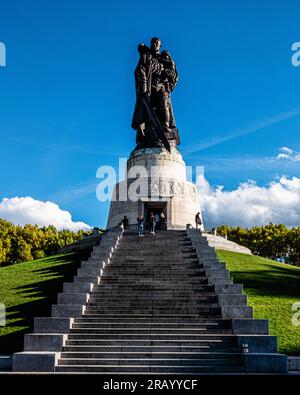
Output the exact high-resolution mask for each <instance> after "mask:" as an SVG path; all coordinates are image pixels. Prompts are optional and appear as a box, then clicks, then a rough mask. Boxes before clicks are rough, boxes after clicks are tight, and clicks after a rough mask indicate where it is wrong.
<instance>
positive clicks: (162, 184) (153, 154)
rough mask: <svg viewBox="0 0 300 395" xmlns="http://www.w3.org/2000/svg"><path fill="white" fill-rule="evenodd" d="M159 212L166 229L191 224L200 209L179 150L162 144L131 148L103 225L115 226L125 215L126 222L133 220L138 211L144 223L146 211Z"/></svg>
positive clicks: (147, 216) (130, 222)
mask: <svg viewBox="0 0 300 395" xmlns="http://www.w3.org/2000/svg"><path fill="white" fill-rule="evenodd" d="M151 212H153V213H154V214H155V213H157V214H160V213H161V212H163V213H164V214H165V216H166V218H167V229H178V230H180V229H186V227H187V225H188V224H192V225H193V226H195V215H196V213H197V212H201V210H200V203H199V199H198V195H197V189H196V186H195V185H194V184H193V183H191V182H188V181H187V180H186V168H185V163H184V161H183V160H182V156H181V154H180V153H179V151H178V150H177V149H176V148H174V147H172V149H171V152H168V151H167V150H166V149H164V148H144V149H139V150H134V151H133V152H132V153H131V155H130V157H129V159H128V161H127V172H126V179H125V180H124V181H121V182H119V183H117V184H116V187H115V190H114V193H113V196H112V200H111V204H110V210H109V216H108V222H107V228H108V229H109V228H114V227H116V226H117V225H118V224H119V223H120V222H121V220H122V219H123V217H124V216H125V215H126V216H127V218H128V221H129V225H136V224H137V220H136V219H137V216H138V214H139V213H142V214H143V215H144V218H145V225H146V226H147V220H148V219H149V215H150V213H151Z"/></svg>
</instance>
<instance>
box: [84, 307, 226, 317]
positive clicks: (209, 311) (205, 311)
mask: <svg viewBox="0 0 300 395" xmlns="http://www.w3.org/2000/svg"><path fill="white" fill-rule="evenodd" d="M126 311H127V314H137V315H139V314H143V313H146V312H148V313H149V312H151V313H152V314H153V315H154V316H159V315H161V314H167V313H169V314H184V313H186V314H191V313H195V312H196V311H197V312H199V313H201V315H209V316H211V315H215V314H221V309H220V308H219V307H197V308H196V307H195V308H192V307H191V308H187V307H185V306H184V308H176V307H174V308H173V309H171V308H163V307H161V308H159V309H155V308H153V307H152V306H149V307H148V306H147V307H145V308H144V309H134V308H125V307H122V308H119V307H118V306H116V307H113V306H109V307H108V308H105V307H96V306H95V307H93V306H88V307H87V308H86V310H85V313H94V314H95V313H98V314H105V313H106V314H108V313H111V314H113V313H114V314H124V313H125V312H126Z"/></svg>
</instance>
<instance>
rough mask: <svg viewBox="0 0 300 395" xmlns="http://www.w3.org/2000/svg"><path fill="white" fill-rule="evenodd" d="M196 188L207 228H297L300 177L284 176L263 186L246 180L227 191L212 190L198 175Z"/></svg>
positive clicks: (221, 187) (299, 217)
mask: <svg viewBox="0 0 300 395" xmlns="http://www.w3.org/2000/svg"><path fill="white" fill-rule="evenodd" d="M198 186H199V195H200V199H201V204H202V210H203V214H204V220H205V225H206V227H210V226H218V225H221V224H227V225H231V226H238V225H239V226H243V227H251V226H255V225H258V226H259V225H266V224H268V223H270V222H272V223H283V224H286V225H287V226H289V227H291V226H300V178H297V177H293V178H287V177H286V176H283V177H281V178H280V179H279V180H278V181H272V182H271V183H269V184H268V185H266V186H263V187H261V186H258V185H257V184H256V182H255V181H251V180H249V181H248V182H246V183H241V184H240V185H239V186H238V188H237V189H234V190H232V191H226V190H224V187H223V186H218V187H216V188H212V187H211V186H210V184H209V183H208V181H207V180H206V179H205V178H204V177H203V176H199V177H198Z"/></svg>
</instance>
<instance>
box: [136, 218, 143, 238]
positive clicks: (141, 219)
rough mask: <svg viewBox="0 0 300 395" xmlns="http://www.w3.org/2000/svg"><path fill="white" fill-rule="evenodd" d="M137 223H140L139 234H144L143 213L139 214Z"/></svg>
mask: <svg viewBox="0 0 300 395" xmlns="http://www.w3.org/2000/svg"><path fill="white" fill-rule="evenodd" d="M137 223H138V236H144V217H143V215H142V214H139V215H138V217H137Z"/></svg>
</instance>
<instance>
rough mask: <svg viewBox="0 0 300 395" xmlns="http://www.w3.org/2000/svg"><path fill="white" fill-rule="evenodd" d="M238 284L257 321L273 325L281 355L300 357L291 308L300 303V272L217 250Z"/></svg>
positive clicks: (299, 337)
mask: <svg viewBox="0 0 300 395" xmlns="http://www.w3.org/2000/svg"><path fill="white" fill-rule="evenodd" d="M217 254H218V257H219V259H220V260H221V261H223V262H226V265H227V268H228V269H229V270H230V272H231V276H232V277H233V279H234V282H235V283H241V284H243V285H244V293H245V294H246V295H248V301H249V305H250V306H252V307H253V308H254V317H255V318H267V319H269V321H270V333H271V335H275V336H278V348H279V352H282V353H285V354H289V355H300V326H293V325H292V322H291V319H292V315H293V314H294V312H292V305H293V303H295V302H300V268H297V267H294V266H291V265H287V264H282V263H277V262H275V261H272V260H270V259H266V258H262V257H258V256H254V255H252V256H251V255H245V254H240V253H236V252H230V251H224V250H218V251H217Z"/></svg>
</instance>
